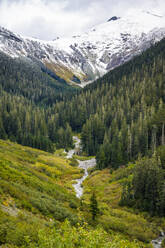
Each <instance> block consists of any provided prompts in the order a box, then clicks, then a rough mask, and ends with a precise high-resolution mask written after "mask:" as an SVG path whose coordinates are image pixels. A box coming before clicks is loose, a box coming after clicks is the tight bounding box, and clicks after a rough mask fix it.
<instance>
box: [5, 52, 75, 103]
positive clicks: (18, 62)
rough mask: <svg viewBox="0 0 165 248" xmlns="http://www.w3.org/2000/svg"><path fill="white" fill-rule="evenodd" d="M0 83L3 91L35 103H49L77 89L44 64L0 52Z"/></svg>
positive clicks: (61, 98)
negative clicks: (50, 71)
mask: <svg viewBox="0 0 165 248" xmlns="http://www.w3.org/2000/svg"><path fill="white" fill-rule="evenodd" d="M0 85H1V87H2V89H3V90H4V91H5V92H8V93H10V94H12V95H19V96H23V97H25V98H26V99H29V100H30V101H33V102H34V103H35V104H40V105H41V104H42V105H51V104H53V103H56V102H57V101H59V100H64V99H65V96H66V95H67V97H69V96H70V95H72V93H75V92H76V91H77V89H76V88H74V87H71V86H69V85H68V84H67V83H66V82H65V81H64V80H62V79H60V78H59V77H58V76H57V75H55V74H54V73H53V72H52V73H51V74H50V73H49V71H48V69H46V68H45V66H44V64H42V63H41V62H40V64H37V63H34V62H33V60H31V59H30V58H29V59H27V58H26V59H25V58H15V59H13V58H11V57H9V56H7V55H6V54H4V53H2V52H0Z"/></svg>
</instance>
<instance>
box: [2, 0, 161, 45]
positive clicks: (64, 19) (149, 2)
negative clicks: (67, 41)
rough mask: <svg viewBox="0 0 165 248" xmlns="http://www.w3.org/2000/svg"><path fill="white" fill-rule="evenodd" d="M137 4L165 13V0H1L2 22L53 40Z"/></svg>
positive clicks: (24, 32)
mask: <svg viewBox="0 0 165 248" xmlns="http://www.w3.org/2000/svg"><path fill="white" fill-rule="evenodd" d="M134 7H135V8H139V7H140V8H142V9H146V10H152V9H158V10H161V12H163V14H165V0H0V25H1V26H3V27H6V28H8V29H10V30H12V31H14V32H17V33H18V34H21V35H25V36H32V37H36V38H39V39H44V40H52V39H54V38H56V37H58V36H59V37H66V36H72V35H74V34H78V33H81V32H84V31H86V30H88V29H89V28H91V27H92V26H94V25H96V24H99V23H102V22H105V21H106V20H108V19H109V18H110V17H111V16H113V15H117V16H122V15H123V14H126V13H127V11H128V10H129V9H130V8H134Z"/></svg>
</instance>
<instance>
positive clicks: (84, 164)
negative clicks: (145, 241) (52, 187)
mask: <svg viewBox="0 0 165 248" xmlns="http://www.w3.org/2000/svg"><path fill="white" fill-rule="evenodd" d="M73 140H74V141H75V148H74V149H73V150H70V151H69V152H68V154H67V158H72V156H73V155H74V154H75V153H76V151H77V150H78V149H80V143H81V140H80V139H79V138H78V137H77V136H73ZM77 161H78V163H79V168H81V169H84V176H83V177H81V178H80V179H77V180H76V183H74V184H73V187H74V189H75V192H76V196H77V197H78V198H81V196H82V195H83V187H82V183H83V181H84V180H85V179H86V178H87V177H88V175H89V174H88V169H89V168H92V167H94V166H95V165H96V159H95V158H92V159H90V160H85V161H80V160H77ZM164 238H165V233H164V232H163V231H162V232H161V235H160V236H159V237H158V238H157V239H155V240H152V242H151V243H152V245H153V247H154V248H161V247H162V242H163V240H164Z"/></svg>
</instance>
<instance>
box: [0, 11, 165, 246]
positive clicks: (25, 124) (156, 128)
mask: <svg viewBox="0 0 165 248" xmlns="http://www.w3.org/2000/svg"><path fill="white" fill-rule="evenodd" d="M64 247H65V248H165V17H164V16H163V15H158V14H154V12H152V11H143V10H136V9H135V10H131V11H130V12H127V14H125V15H123V16H112V17H111V18H109V19H108V21H107V22H104V23H102V24H99V25H96V26H95V27H93V28H92V29H90V30H88V31H87V32H86V33H82V34H80V35H75V36H73V37H71V38H59V39H55V40H54V41H41V40H38V39H36V38H30V37H24V36H21V35H18V34H15V33H13V32H12V31H9V30H7V29H5V28H1V27H0V248H64Z"/></svg>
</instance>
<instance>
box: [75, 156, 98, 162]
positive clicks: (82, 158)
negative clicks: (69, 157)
mask: <svg viewBox="0 0 165 248" xmlns="http://www.w3.org/2000/svg"><path fill="white" fill-rule="evenodd" d="M73 158H75V159H77V160H80V161H85V160H90V159H92V158H95V157H94V156H88V157H87V156H80V155H73Z"/></svg>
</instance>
